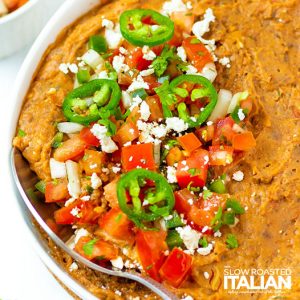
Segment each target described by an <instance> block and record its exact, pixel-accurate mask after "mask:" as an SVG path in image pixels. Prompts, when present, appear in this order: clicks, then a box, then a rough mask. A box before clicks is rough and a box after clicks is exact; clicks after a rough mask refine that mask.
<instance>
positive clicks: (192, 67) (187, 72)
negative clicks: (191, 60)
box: [186, 65, 198, 75]
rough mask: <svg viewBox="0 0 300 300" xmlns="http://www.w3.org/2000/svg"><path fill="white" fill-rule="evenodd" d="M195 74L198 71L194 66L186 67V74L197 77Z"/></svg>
mask: <svg viewBox="0 0 300 300" xmlns="http://www.w3.org/2000/svg"><path fill="white" fill-rule="evenodd" d="M197 73H198V70H197V69H196V68H195V67H194V66H192V65H188V66H187V70H186V74H191V75H197Z"/></svg>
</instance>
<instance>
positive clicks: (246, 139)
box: [232, 131, 256, 151]
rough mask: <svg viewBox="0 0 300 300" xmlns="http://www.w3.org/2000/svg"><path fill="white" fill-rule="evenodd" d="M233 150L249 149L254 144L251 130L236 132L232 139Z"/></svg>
mask: <svg viewBox="0 0 300 300" xmlns="http://www.w3.org/2000/svg"><path fill="white" fill-rule="evenodd" d="M232 146H233V148H234V150H239V151H249V150H250V149H252V148H254V147H255V146H256V140H255V138H254V136H253V134H252V132H251V131H245V132H243V133H239V134H236V135H235V136H234V137H233V140H232Z"/></svg>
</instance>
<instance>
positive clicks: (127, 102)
mask: <svg viewBox="0 0 300 300" xmlns="http://www.w3.org/2000/svg"><path fill="white" fill-rule="evenodd" d="M121 100H122V104H123V105H124V107H125V108H126V109H128V108H129V107H130V106H131V102H132V98H131V95H130V94H129V93H127V92H126V91H122V99H121Z"/></svg>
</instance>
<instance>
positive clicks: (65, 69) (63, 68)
mask: <svg viewBox="0 0 300 300" xmlns="http://www.w3.org/2000/svg"><path fill="white" fill-rule="evenodd" d="M59 70H60V71H61V72H63V73H64V74H68V73H69V67H68V65H67V64H64V63H63V64H60V65H59Z"/></svg>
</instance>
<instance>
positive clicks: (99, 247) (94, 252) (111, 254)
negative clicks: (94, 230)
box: [75, 236, 118, 260]
mask: <svg viewBox="0 0 300 300" xmlns="http://www.w3.org/2000/svg"><path fill="white" fill-rule="evenodd" d="M91 241H92V238H90V237H88V236H83V237H81V238H80V239H79V240H78V242H77V243H76V245H75V251H76V252H78V253H79V254H80V255H81V256H83V257H85V258H86V259H88V260H93V259H105V260H111V259H115V258H117V257H118V249H117V248H116V247H115V246H113V245H112V244H110V243H108V242H105V241H102V240H96V241H95V243H92V244H91V245H90V247H89V250H91V254H88V253H86V252H85V251H84V246H85V245H86V244H87V243H89V242H91Z"/></svg>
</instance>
